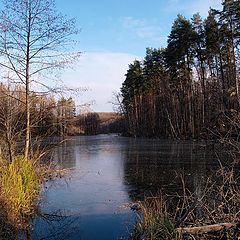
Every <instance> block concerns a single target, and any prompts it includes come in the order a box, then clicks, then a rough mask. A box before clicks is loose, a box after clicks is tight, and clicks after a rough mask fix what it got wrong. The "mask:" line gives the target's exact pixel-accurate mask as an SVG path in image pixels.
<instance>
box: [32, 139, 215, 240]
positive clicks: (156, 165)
mask: <svg viewBox="0 0 240 240" xmlns="http://www.w3.org/2000/svg"><path fill="white" fill-rule="evenodd" d="M205 147H206V145H205V144H197V143H194V142H189V141H183V142H173V141H169V140H146V139H131V138H123V137H117V136H116V135H98V136H86V137H84V136H82V137H73V138H72V139H71V140H70V141H67V142H65V143H64V144H62V145H61V146H60V147H58V148H56V150H55V159H54V160H55V162H57V163H58V166H59V168H74V170H73V171H72V172H71V174H70V176H68V177H66V179H58V180H56V181H55V182H54V183H53V184H52V185H51V186H50V187H49V188H48V190H47V191H46V192H45V194H44V196H43V203H42V211H43V212H44V213H52V212H56V211H59V210H62V211H63V212H64V214H65V215H66V216H70V217H68V218H64V219H63V220H62V221H43V220H42V219H37V220H36V224H35V230H34V235H33V236H34V237H35V239H41V238H40V237H43V236H44V237H45V238H43V239H65V240H66V239H69V240H73V239H91V240H94V239H100V240H101V239H103V240H107V239H111V240H112V239H118V237H119V236H122V235H125V236H127V235H128V232H127V227H128V228H129V229H131V225H132V224H133V222H134V221H135V214H134V213H133V212H131V211H130V210H129V209H125V208H124V207H123V206H124V204H126V203H129V202H131V200H132V199H136V198H137V199H139V197H141V196H143V195H144V194H147V192H149V191H152V192H154V191H156V190H157V189H160V188H162V187H167V188H169V187H173V188H174V191H175V190H176V189H177V188H178V186H177V185H176V184H175V183H174V184H173V181H174V173H175V171H178V170H183V171H184V173H185V175H186V176H188V177H189V180H190V183H191V184H192V186H191V187H193V188H194V189H198V191H199V194H201V184H200V181H201V178H204V177H205V176H206V172H207V169H208V168H211V163H212V156H210V155H211V154H212V153H213V152H210V153H206V149H205ZM206 155H209V156H208V158H206ZM209 159H210V160H211V161H209ZM65 222H67V223H68V222H70V223H71V224H69V226H68V224H65ZM64 226H67V229H66V230H64V229H65V228H64ZM43 229H44V230H43ZM69 229H72V230H71V231H70V230H69ZM61 230H62V231H61ZM54 231H55V232H56V233H58V232H60V233H59V234H57V235H52V237H50V238H47V236H51V234H53V232H54Z"/></svg>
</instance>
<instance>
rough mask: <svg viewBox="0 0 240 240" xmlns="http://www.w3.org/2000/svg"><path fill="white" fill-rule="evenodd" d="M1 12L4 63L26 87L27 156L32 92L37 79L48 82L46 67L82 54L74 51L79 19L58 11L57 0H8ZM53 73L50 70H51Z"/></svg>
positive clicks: (0, 60) (58, 66)
mask: <svg viewBox="0 0 240 240" xmlns="http://www.w3.org/2000/svg"><path fill="white" fill-rule="evenodd" d="M3 3H4V8H3V11H2V12H1V15H0V54H1V58H0V66H2V67H4V68H5V69H6V70H8V72H11V73H12V75H11V77H12V80H13V81H14V82H15V83H21V84H23V85H24V87H25V111H26V134H25V158H28V155H29V148H30V126H31V124H30V105H31V100H30V94H31V89H32V85H33V83H37V84H40V85H42V86H45V87H47V84H46V85H45V84H44V82H43V80H42V77H43V73H44V72H45V71H46V70H54V69H55V70H56V69H57V70H58V69H61V68H63V67H65V66H67V65H69V64H70V63H72V62H73V61H75V60H76V59H77V58H78V57H79V56H80V53H79V52H75V51H73V52H70V50H71V48H72V46H73V41H72V37H73V35H74V34H76V33H77V31H76V29H75V20H74V19H70V20H68V19H66V18H65V16H63V15H61V14H59V13H57V12H56V11H55V4H54V0H4V1H3ZM48 73H49V71H48Z"/></svg>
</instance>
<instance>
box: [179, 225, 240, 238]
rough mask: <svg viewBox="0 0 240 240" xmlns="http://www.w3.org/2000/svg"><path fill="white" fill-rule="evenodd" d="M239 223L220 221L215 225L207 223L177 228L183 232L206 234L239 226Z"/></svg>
mask: <svg viewBox="0 0 240 240" xmlns="http://www.w3.org/2000/svg"><path fill="white" fill-rule="evenodd" d="M238 226H239V223H219V224H213V225H205V226H200V227H186V228H177V229H176V230H177V232H179V233H181V234H191V235H197V234H204V233H209V232H219V231H223V230H229V229H231V228H234V227H238Z"/></svg>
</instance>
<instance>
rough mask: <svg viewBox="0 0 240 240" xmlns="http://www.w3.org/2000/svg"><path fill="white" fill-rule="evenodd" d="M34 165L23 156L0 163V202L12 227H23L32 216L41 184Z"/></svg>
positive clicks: (40, 178) (34, 163) (40, 177)
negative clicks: (9, 161)
mask: <svg viewBox="0 0 240 240" xmlns="http://www.w3.org/2000/svg"><path fill="white" fill-rule="evenodd" d="M36 165H37V162H36V161H32V160H26V159H24V157H23V156H18V157H15V158H14V161H13V162H12V163H7V162H1V163H0V200H1V202H2V204H3V206H4V208H5V210H6V213H7V220H8V221H9V222H10V223H11V224H12V225H16V224H17V225H18V226H19V225H24V223H27V220H28V219H29V217H31V216H32V215H33V214H34V211H35V209H36V205H37V201H38V198H39V193H40V190H41V183H42V176H41V174H39V173H38V167H37V166H36Z"/></svg>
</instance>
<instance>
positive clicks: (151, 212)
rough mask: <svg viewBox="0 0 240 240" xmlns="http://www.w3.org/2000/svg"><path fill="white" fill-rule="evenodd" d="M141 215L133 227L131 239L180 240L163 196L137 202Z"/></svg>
mask: <svg viewBox="0 0 240 240" xmlns="http://www.w3.org/2000/svg"><path fill="white" fill-rule="evenodd" d="M139 207H140V209H141V214H140V215H139V218H140V219H139V221H138V223H137V224H136V226H135V229H134V234H133V239H136V240H138V239H145V240H181V239H182V238H181V235H180V234H179V233H178V232H177V231H176V229H175V225H174V223H173V222H172V220H171V216H170V215H169V212H168V207H167V204H166V201H165V200H164V198H163V196H162V195H160V196H159V197H150V198H147V199H145V201H143V202H139Z"/></svg>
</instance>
